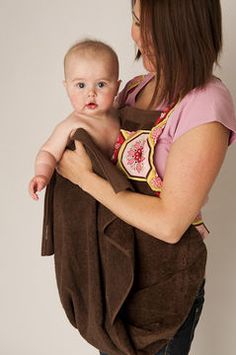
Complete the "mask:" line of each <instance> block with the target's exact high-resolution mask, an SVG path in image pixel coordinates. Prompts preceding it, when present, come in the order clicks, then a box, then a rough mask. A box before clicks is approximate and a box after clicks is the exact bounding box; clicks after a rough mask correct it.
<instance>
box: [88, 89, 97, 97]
mask: <svg viewBox="0 0 236 355" xmlns="http://www.w3.org/2000/svg"><path fill="white" fill-rule="evenodd" d="M95 96H96V92H95V90H94V89H91V90H89V92H88V97H95Z"/></svg>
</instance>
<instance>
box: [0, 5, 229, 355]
mask: <svg viewBox="0 0 236 355" xmlns="http://www.w3.org/2000/svg"><path fill="white" fill-rule="evenodd" d="M222 7H223V15H224V53H223V55H222V58H221V66H222V68H221V69H220V70H218V71H217V72H218V75H219V76H220V77H221V78H222V79H223V80H224V82H225V83H226V85H227V86H228V87H229V89H230V90H231V93H232V95H233V97H234V101H235V102H236V77H235V67H234V66H235V62H236V43H235V33H236V24H235V14H236V4H235V1H234V0H223V1H222ZM130 24H131V16H130V1H129V0H119V1H114V0H112V1H111V0H99V1H95V0H94V1H93V0H90V1H84V0H77V1H76V0H67V1H65V0H50V1H46V0H40V1H36V0H21V1H16V0H15V1H14V0H0V38H1V48H0V49H1V55H0V61H1V65H0V71H1V73H0V78H1V79H0V85H1V88H0V90H1V91H0V94H1V95H0V98H1V105H0V110H1V116H0V117H1V118H0V121H1V139H0V144H1V149H0V156H1V174H0V179H1V199H0V200H1V236H0V238H1V248H0V280H1V294H0V299H1V302H0V354H1V355H16V354H17V355H78V354H88V355H89V354H91V355H92V354H97V353H98V352H97V350H96V349H95V348H93V347H92V346H90V345H89V344H87V343H86V342H85V341H84V340H83V338H82V337H81V336H80V335H79V333H78V331H77V330H76V329H74V328H73V327H72V326H71V325H70V324H69V322H68V321H67V319H66V317H65V315H64V312H63V310H62V307H61V304H60V301H59V297H58V293H57V288H56V283H55V276H54V265H53V258H52V257H44V258H43V257H41V256H40V248H41V222H42V209H43V194H42V195H41V198H40V201H39V202H34V201H32V200H31V199H30V197H29V196H28V194H27V183H28V180H29V178H30V177H31V175H32V173H33V160H34V156H35V153H36V151H37V150H38V148H39V146H40V145H41V143H42V142H43V141H44V140H45V139H46V137H47V136H48V134H49V133H50V132H51V130H52V128H53V127H54V126H55V124H56V123H57V122H58V121H59V120H61V119H62V118H64V117H65V115H67V114H68V113H69V112H70V110H71V108H70V105H69V102H68V99H67V97H66V95H65V92H64V88H63V86H62V80H63V66H62V61H63V56H64V53H65V51H66V50H67V49H68V47H70V46H71V45H72V44H73V43H74V42H75V41H76V40H78V39H79V38H82V37H84V36H92V37H95V38H98V39H101V40H105V41H106V42H108V43H109V44H111V45H112V46H113V47H114V49H115V50H116V51H117V52H118V54H119V59H120V67H121V78H122V79H123V82H125V81H127V80H128V79H129V78H131V77H132V76H134V75H136V74H138V73H142V72H143V69H142V68H141V66H140V64H139V65H137V64H134V62H133V57H134V45H133V43H132V41H131V38H130ZM235 154H236V145H234V146H232V147H230V149H229V151H228V154H227V157H226V160H225V162H224V165H223V168H222V170H221V172H220V174H219V177H218V179H217V181H216V183H215V185H214V187H213V189H212V192H211V194H210V200H209V202H208V204H207V206H206V207H205V208H204V210H203V214H204V218H205V221H206V223H207V225H208V228H209V229H210V231H211V234H210V236H209V237H208V240H207V247H208V266H207V285H206V303H205V308H204V312H203V315H202V318H201V320H200V324H199V327H198V329H197V332H196V337H195V340H194V343H193V346H192V351H191V355H222V354H223V355H226V354H227V355H235V348H236V337H235V332H236V307H235V299H236V282H235V270H236V258H235V250H236V248H235V247H236V238H235V232H236V223H235V198H236V188H235V181H236V167H235Z"/></svg>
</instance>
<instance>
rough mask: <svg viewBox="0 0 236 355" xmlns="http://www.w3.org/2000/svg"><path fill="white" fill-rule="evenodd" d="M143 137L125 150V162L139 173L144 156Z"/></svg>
mask: <svg viewBox="0 0 236 355" xmlns="http://www.w3.org/2000/svg"><path fill="white" fill-rule="evenodd" d="M144 143H145V139H144V140H142V139H140V140H139V141H136V142H135V143H134V145H133V146H132V147H131V148H130V149H129V150H128V152H127V160H128V162H127V164H128V165H130V166H131V168H132V170H134V171H137V172H138V173H140V172H141V171H142V169H143V164H144V163H143V162H144V160H145V157H144V156H143V149H144Z"/></svg>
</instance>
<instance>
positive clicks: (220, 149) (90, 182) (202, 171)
mask: <svg viewBox="0 0 236 355" xmlns="http://www.w3.org/2000/svg"><path fill="white" fill-rule="evenodd" d="M228 138H229V130H228V129H226V128H225V127H224V126H223V125H222V124H220V123H218V122H211V123H207V124H203V125H200V126H198V127H196V128H193V129H191V130H190V131H188V132H187V133H185V134H183V135H182V136H181V137H179V138H178V139H177V140H176V141H175V142H174V143H173V145H172V146H171V150H170V152H169V156H168V160H167V166H166V172H165V177H164V180H163V189H162V192H161V195H160V198H157V197H152V196H146V195H143V194H140V193H135V192H130V191H123V192H119V193H117V194H116V193H115V192H114V191H113V189H112V187H111V185H110V184H109V183H108V182H107V181H106V180H104V179H102V178H101V177H99V176H97V175H96V174H94V173H93V172H92V171H91V162H90V160H89V158H88V156H87V154H86V152H85V150H84V148H83V146H82V145H81V144H78V150H77V152H66V155H65V156H64V157H63V159H62V161H61V162H60V165H59V173H61V174H62V175H63V176H65V177H67V178H68V179H69V180H71V181H72V182H74V183H76V184H79V185H80V186H81V187H82V188H83V189H84V190H85V191H86V192H88V193H89V194H90V195H92V196H93V197H94V198H95V199H97V200H98V201H99V202H100V203H102V204H103V205H105V206H106V207H107V208H109V209H110V210H111V211H112V212H113V213H114V214H115V215H117V216H118V217H119V218H121V219H122V220H124V221H125V222H127V223H128V224H130V225H133V226H134V227H136V228H139V229H140V230H143V231H144V232H146V233H148V234H150V235H152V236H153V237H155V238H158V239H161V240H163V241H166V242H168V243H176V242H177V241H178V240H179V239H180V238H181V236H182V235H183V233H184V232H185V231H186V229H187V228H188V227H189V225H190V224H191V223H192V222H193V220H194V218H195V217H196V215H197V214H198V212H199V210H200V209H201V207H202V205H203V202H204V200H205V198H206V196H207V194H208V193H209V191H210V189H211V187H212V185H213V183H214V181H215V178H216V177H217V175H218V173H219V170H220V167H221V165H222V163H223V160H224V157H225V154H226V151H227V147H228ZM78 158H79V159H78Z"/></svg>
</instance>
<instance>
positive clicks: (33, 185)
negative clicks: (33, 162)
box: [29, 175, 48, 200]
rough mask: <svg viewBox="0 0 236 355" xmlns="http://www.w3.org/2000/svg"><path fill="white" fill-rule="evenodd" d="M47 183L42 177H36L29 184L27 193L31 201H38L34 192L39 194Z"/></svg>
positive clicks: (44, 177)
mask: <svg viewBox="0 0 236 355" xmlns="http://www.w3.org/2000/svg"><path fill="white" fill-rule="evenodd" d="M47 183H48V181H47V178H46V176H44V175H36V176H34V177H33V179H32V180H31V181H30V183H29V193H30V195H31V197H32V199H33V200H38V199H39V197H38V195H37V193H36V192H40V191H41V190H42V189H43V188H44V187H45V186H46V185H47Z"/></svg>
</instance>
